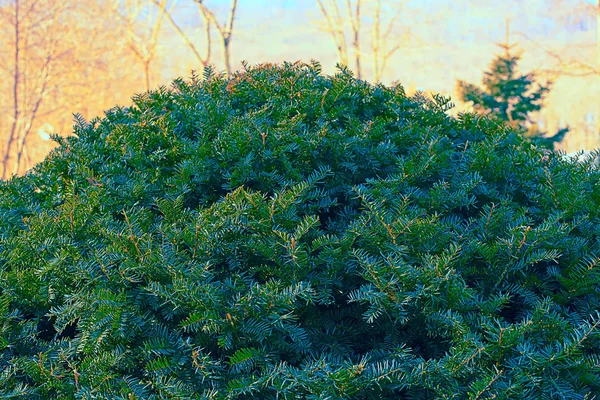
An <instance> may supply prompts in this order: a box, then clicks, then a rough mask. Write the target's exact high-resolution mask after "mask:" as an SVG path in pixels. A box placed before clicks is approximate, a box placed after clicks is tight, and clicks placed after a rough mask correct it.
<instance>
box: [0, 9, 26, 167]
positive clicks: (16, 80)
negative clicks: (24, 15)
mask: <svg viewBox="0 0 600 400" xmlns="http://www.w3.org/2000/svg"><path fill="white" fill-rule="evenodd" d="M19 29H20V25H19V0H16V1H15V54H14V60H15V72H14V84H13V100H14V103H13V123H12V127H11V130H10V135H9V137H8V143H7V144H6V152H5V153H4V160H3V167H4V169H3V171H2V179H7V178H8V161H9V157H10V152H11V150H12V144H13V141H14V139H15V135H16V134H17V130H18V129H17V128H18V126H19V121H20V117H21V115H20V114H21V111H20V108H19V82H20V71H19V45H20V43H19V39H20V31H19Z"/></svg>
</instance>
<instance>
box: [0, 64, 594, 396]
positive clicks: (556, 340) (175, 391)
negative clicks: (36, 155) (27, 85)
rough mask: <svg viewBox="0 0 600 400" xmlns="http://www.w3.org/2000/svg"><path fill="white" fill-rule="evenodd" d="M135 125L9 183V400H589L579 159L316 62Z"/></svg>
mask: <svg viewBox="0 0 600 400" xmlns="http://www.w3.org/2000/svg"><path fill="white" fill-rule="evenodd" d="M133 103H134V104H133V105H132V106H131V107H129V108H121V107H118V108H114V109H111V110H109V111H108V112H106V115H105V117H103V118H101V119H95V120H93V121H91V122H89V123H88V122H86V121H84V120H83V119H81V118H78V119H79V120H78V122H77V125H76V127H75V131H76V135H75V136H72V137H69V138H67V139H59V138H57V140H59V141H60V143H61V146H60V147H58V148H57V149H56V150H55V151H54V152H53V153H52V154H51V155H50V156H49V157H48V158H47V159H46V160H45V161H44V162H43V163H41V164H40V165H38V166H37V167H36V168H35V169H34V170H33V171H32V172H31V173H29V174H28V175H27V176H24V177H21V178H14V179H12V180H11V181H9V182H4V183H1V184H0V213H1V215H2V224H1V227H0V229H1V230H0V235H1V236H0V237H1V239H0V240H1V241H0V266H1V268H0V287H1V293H0V363H1V366H2V374H0V395H2V396H4V397H5V398H11V397H13V398H23V399H71V398H81V399H167V398H172V399H176V398H177V399H180V398H186V399H187V398H191V399H196V398H198V399H201V398H203V399H226V398H229V399H250V398H280V399H283V398H287V399H294V398H307V399H341V398H354V399H402V398H406V399H430V398H460V399H463V398H471V399H486V398H496V399H509V398H510V399H516V398H518V399H542V398H543V399H565V398H569V399H578V398H581V399H584V398H592V395H593V394H598V393H600V335H599V332H600V329H599V324H600V315H599V314H598V311H597V310H598V309H600V290H599V283H600V265H599V258H598V257H599V256H600V243H599V234H600V186H599V184H600V180H599V172H598V170H597V169H596V167H594V166H593V165H592V162H591V161H587V162H582V163H575V162H572V161H569V160H565V159H564V158H563V157H561V156H560V154H556V153H550V154H545V153H544V152H543V151H542V150H540V149H538V148H537V147H535V146H534V145H533V144H532V143H530V142H529V141H527V140H524V139H523V137H522V135H521V134H520V133H518V132H516V131H515V130H513V129H512V128H511V127H509V126H507V125H504V124H502V123H501V122H500V121H498V120H489V119H486V118H481V117H477V116H474V115H471V114H465V115H460V116H459V117H458V118H456V119H455V118H451V117H449V116H447V115H446V113H445V111H447V109H448V107H449V103H448V100H447V99H444V98H442V97H440V96H435V98H434V100H427V99H425V98H424V97H422V96H420V95H417V96H416V97H412V98H409V97H407V96H406V95H405V93H404V90H403V88H402V87H401V86H400V85H397V86H394V87H385V86H383V85H376V86H373V85H371V84H369V83H367V82H364V81H360V80H356V79H354V78H353V76H352V75H351V73H350V72H349V71H347V70H346V69H345V68H342V67H340V71H339V73H337V74H336V75H335V76H323V75H321V72H320V66H319V64H318V63H316V62H313V63H311V64H301V63H296V64H285V65H279V66H273V65H262V66H258V67H252V68H248V67H246V70H245V71H243V72H239V73H237V74H236V75H234V76H233V77H232V78H231V79H229V80H228V79H224V78H223V76H221V75H215V74H214V73H213V72H212V70H211V69H207V70H205V72H204V76H203V78H200V77H198V76H193V77H192V79H191V81H183V80H177V81H175V82H174V83H173V86H172V88H171V89H165V88H161V89H159V90H156V91H152V92H149V93H144V94H142V95H139V96H136V97H135V98H134V99H133Z"/></svg>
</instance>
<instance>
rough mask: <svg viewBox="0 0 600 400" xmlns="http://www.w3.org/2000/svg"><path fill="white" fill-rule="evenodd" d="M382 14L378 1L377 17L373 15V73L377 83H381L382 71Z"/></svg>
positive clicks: (379, 1) (376, 7) (378, 1)
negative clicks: (380, 30) (380, 47)
mask: <svg viewBox="0 0 600 400" xmlns="http://www.w3.org/2000/svg"><path fill="white" fill-rule="evenodd" d="M380 14H381V0H377V3H376V6H375V15H373V45H372V46H373V73H374V74H375V83H379V82H380V81H381V70H380V69H379V50H380V49H379V46H380V43H379V39H380V34H379V25H380V20H379V16H380Z"/></svg>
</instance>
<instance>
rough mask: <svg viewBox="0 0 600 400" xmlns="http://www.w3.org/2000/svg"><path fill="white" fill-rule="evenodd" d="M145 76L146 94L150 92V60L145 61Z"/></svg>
mask: <svg viewBox="0 0 600 400" xmlns="http://www.w3.org/2000/svg"><path fill="white" fill-rule="evenodd" d="M144 76H145V77H146V92H148V91H149V90H150V59H146V60H144Z"/></svg>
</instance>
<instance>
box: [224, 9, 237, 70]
mask: <svg viewBox="0 0 600 400" xmlns="http://www.w3.org/2000/svg"><path fill="white" fill-rule="evenodd" d="M236 7H237V0H233V1H232V2H231V9H230V10H229V18H228V21H227V32H226V36H225V35H223V55H224V57H225V68H226V69H227V76H228V77H229V76H231V60H230V55H229V46H230V45H231V33H232V31H233V21H234V19H235V9H236Z"/></svg>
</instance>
